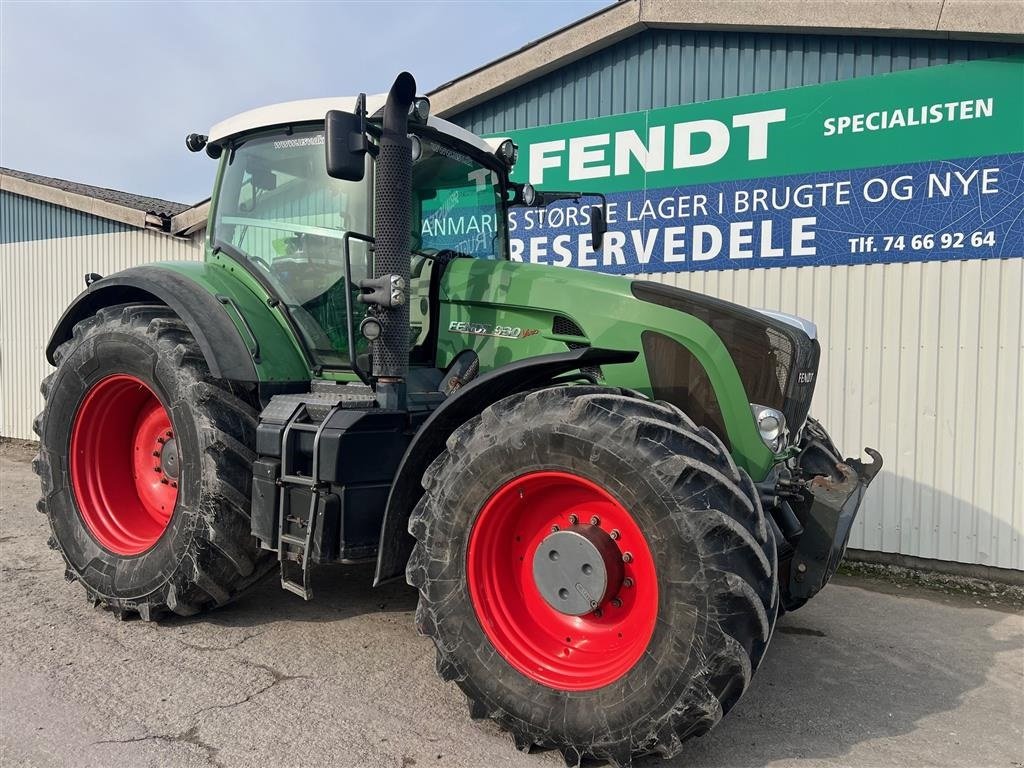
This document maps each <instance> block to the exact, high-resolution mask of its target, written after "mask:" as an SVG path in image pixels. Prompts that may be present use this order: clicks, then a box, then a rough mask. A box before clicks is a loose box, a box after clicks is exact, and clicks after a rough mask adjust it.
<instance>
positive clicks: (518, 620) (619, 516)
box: [466, 472, 658, 691]
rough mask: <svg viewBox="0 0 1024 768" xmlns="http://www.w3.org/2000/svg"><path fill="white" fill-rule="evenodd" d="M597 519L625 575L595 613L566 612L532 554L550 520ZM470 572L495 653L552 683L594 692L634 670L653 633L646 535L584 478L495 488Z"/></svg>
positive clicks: (546, 477)
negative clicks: (543, 583) (545, 588)
mask: <svg viewBox="0 0 1024 768" xmlns="http://www.w3.org/2000/svg"><path fill="white" fill-rule="evenodd" d="M570 516H574V517H570ZM595 516H596V517H597V518H598V521H599V526H600V528H601V529H602V530H604V531H606V532H609V534H610V535H612V537H613V538H614V543H615V545H616V546H617V547H618V549H619V551H620V552H621V553H622V556H623V562H624V576H625V578H624V580H623V581H622V585H621V587H619V588H618V590H617V591H616V592H615V594H608V595H605V598H604V600H602V602H601V604H600V605H599V609H600V610H599V612H596V611H595V612H593V613H588V614H586V615H583V616H569V615H566V614H564V613H561V612H559V611H557V610H555V609H554V608H552V607H551V605H549V604H548V602H547V601H546V600H545V599H544V597H543V596H542V595H541V593H540V591H539V589H538V587H537V585H536V584H535V582H534V576H533V565H532V563H533V557H534V554H535V553H536V551H537V548H538V547H539V546H541V542H542V541H543V540H544V538H545V537H546V536H547V535H548V534H549V533H551V532H552V530H553V526H559V527H560V528H562V529H566V528H569V527H570V526H572V525H573V523H574V522H576V521H582V522H586V521H590V520H591V518H592V517H595ZM613 531H614V533H611V532H613ZM466 573H467V579H468V582H469V594H470V599H471V601H472V603H473V608H474V610H475V611H476V616H477V619H478V620H479V622H480V626H481V627H482V628H483V630H484V633H485V634H486V635H487V637H488V639H490V641H491V643H492V644H493V645H494V647H495V649H497V651H498V652H499V653H500V654H501V655H502V657H503V658H504V659H505V660H506V661H507V662H508V663H509V664H511V665H512V666H513V667H515V668H516V669H517V670H519V672H521V673H522V674H524V675H526V677H528V678H530V679H531V680H535V681H537V682H538V683H542V684H544V685H546V686H548V687H550V688H554V689H557V690H563V691H588V690H593V689H596V688H602V687H604V686H606V685H609V684H611V683H613V682H614V681H616V680H618V679H619V678H620V677H622V676H623V675H625V674H626V673H627V672H628V671H629V670H630V669H632V667H633V665H634V664H636V662H637V661H638V660H639V659H640V657H641V656H642V655H643V653H644V651H645V650H646V649H647V645H648V643H649V642H650V639H651V635H652V634H653V633H654V625H655V622H656V620H657V616H658V585H657V580H656V576H657V573H656V570H655V567H654V558H653V557H652V556H651V551H650V549H649V547H648V545H647V541H646V539H645V538H644V536H643V534H642V533H641V531H640V527H639V525H637V523H636V521H635V520H634V519H633V516H632V515H631V514H630V513H629V512H628V511H627V510H626V509H625V508H624V507H623V506H622V505H621V504H620V503H619V502H618V501H617V500H616V499H615V498H614V497H613V496H612V495H611V494H609V493H608V492H607V491H605V490H604V489H603V488H601V487H600V486H599V485H597V484H595V483H593V482H591V481H589V480H587V479H585V478H582V477H579V476H578V475H574V474H570V473H567V472H534V473H530V474H526V475H522V476H520V477H517V478H515V479H514V480H510V481H509V482H507V483H505V484H504V485H503V486H502V487H501V488H499V489H498V490H497V491H496V492H495V493H494V495H493V496H491V498H490V499H489V500H488V501H487V503H486V504H485V505H484V507H483V509H482V510H481V511H480V514H479V516H478V517H477V519H476V522H475V523H474V525H473V530H472V531H471V533H470V537H469V545H468V549H467V553H466Z"/></svg>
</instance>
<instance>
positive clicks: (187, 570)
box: [34, 305, 273, 619]
mask: <svg viewBox="0 0 1024 768" xmlns="http://www.w3.org/2000/svg"><path fill="white" fill-rule="evenodd" d="M55 357H56V359H57V364H58V367H57V370H56V372H54V373H53V374H52V375H50V376H49V377H47V379H46V380H45V381H44V382H43V385H42V393H43V396H44V397H45V399H46V406H45V409H44V411H43V413H42V414H40V416H39V417H38V418H37V419H36V422H35V429H36V432H37V433H38V435H39V438H40V450H39V455H38V456H37V457H36V460H35V462H34V469H35V471H36V473H37V474H38V475H39V477H40V481H41V484H42V491H43V497H42V499H41V500H40V502H39V508H40V510H41V511H42V512H45V513H46V515H47V517H48V518H49V522H50V527H51V530H52V533H53V535H52V537H51V540H50V541H51V546H53V547H54V548H55V549H59V550H60V552H61V554H62V555H63V556H64V560H65V562H66V573H65V575H66V576H67V578H68V580H78V581H80V582H82V584H83V585H84V586H85V591H86V594H87V596H88V597H89V598H90V599H91V600H92V601H93V603H94V604H96V603H100V604H103V605H105V606H107V607H109V608H110V609H112V610H113V611H114V612H115V613H117V614H118V615H119V616H122V617H123V616H124V615H126V614H128V613H132V612H134V613H138V614H139V615H141V616H142V617H143V618H144V619H150V618H156V617H157V616H159V615H160V614H161V613H162V612H165V611H167V610H170V611H172V612H174V613H177V614H181V615H190V614H194V613H196V612H198V611H200V610H202V609H204V608H207V607H211V606H215V605H221V604H223V603H225V602H227V601H228V600H230V599H232V598H233V597H234V596H236V595H237V594H238V593H239V592H240V591H241V590H243V589H245V588H246V587H247V586H249V585H251V584H253V583H254V582H255V581H257V580H258V579H259V578H260V577H261V576H263V574H264V573H266V571H267V569H268V567H269V566H270V565H271V564H272V562H273V560H272V559H271V558H269V557H268V556H267V554H266V553H262V552H261V551H260V550H259V549H258V547H257V546H256V544H255V540H254V539H253V538H252V536H251V534H250V530H249V529H250V525H249V514H248V509H249V494H250V484H251V479H252V470H251V464H252V460H253V452H252V446H253V445H254V444H255V430H256V412H255V411H254V410H253V408H252V407H251V406H250V405H249V404H248V403H247V402H246V401H245V399H244V398H243V397H240V396H238V395H237V394H235V393H233V392H232V390H231V388H230V386H229V385H228V384H226V383H224V382H221V381H218V380H215V379H213V378H212V377H211V376H210V374H209V369H208V368H207V366H206V362H205V360H204V359H203V356H202V354H201V353H200V351H199V348H198V346H197V345H196V343H195V340H194V339H193V337H192V335H191V333H190V332H189V331H188V328H187V327H186V326H185V324H184V323H182V322H181V321H180V320H179V319H178V318H177V317H176V316H175V315H174V314H173V313H172V312H170V311H169V310H168V309H167V307H163V306H150V305H121V306H117V307H110V308H106V309H102V310H100V311H99V312H98V313H97V314H95V315H93V316H92V317H89V318H87V319H86V320H84V321H82V322H81V323H79V324H78V325H76V326H75V329H74V335H73V338H72V339H71V340H70V341H68V342H66V343H65V344H63V345H61V346H60V347H59V348H58V350H57V351H56V354H55Z"/></svg>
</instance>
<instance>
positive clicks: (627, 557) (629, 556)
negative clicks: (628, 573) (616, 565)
mask: <svg viewBox="0 0 1024 768" xmlns="http://www.w3.org/2000/svg"><path fill="white" fill-rule="evenodd" d="M622 562H624V563H632V562H633V555H632V554H630V553H629V552H624V553H623V555H622Z"/></svg>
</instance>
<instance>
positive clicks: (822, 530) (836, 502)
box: [789, 448, 882, 600]
mask: <svg viewBox="0 0 1024 768" xmlns="http://www.w3.org/2000/svg"><path fill="white" fill-rule="evenodd" d="M864 450H865V451H866V452H867V454H868V455H869V456H870V457H871V462H870V463H869V464H864V463H862V462H861V461H859V460H858V459H847V460H846V461H845V462H843V463H840V464H836V469H837V470H838V472H839V478H838V479H834V478H832V477H828V476H825V475H819V476H817V477H814V478H812V479H811V480H810V482H809V483H808V484H807V490H808V492H810V494H811V497H812V502H811V507H810V510H809V512H808V514H807V518H806V519H805V520H804V521H803V524H804V532H803V535H802V536H801V537H800V541H799V543H798V544H797V546H796V551H795V552H794V553H793V561H792V566H791V568H790V572H789V594H790V596H791V597H792V598H797V599H804V600H807V599H810V598H811V597H814V595H816V594H817V593H818V592H819V591H820V590H821V589H822V587H824V586H825V585H826V584H828V581H829V579H831V578H832V575H833V574H834V573H835V572H836V569H837V568H838V567H839V563H840V561H842V559H843V554H844V553H845V552H846V544H847V542H848V541H849V540H850V531H851V530H852V528H853V521H854V519H855V518H856V517H857V510H858V509H860V504H861V501H863V499H864V492H865V491H866V490H867V488H868V485H870V484H871V481H872V480H874V479H875V475H877V474H878V472H879V470H880V469H881V468H882V455H881V454H880V453H878V451H876V450H874V449H872V448H865V449H864Z"/></svg>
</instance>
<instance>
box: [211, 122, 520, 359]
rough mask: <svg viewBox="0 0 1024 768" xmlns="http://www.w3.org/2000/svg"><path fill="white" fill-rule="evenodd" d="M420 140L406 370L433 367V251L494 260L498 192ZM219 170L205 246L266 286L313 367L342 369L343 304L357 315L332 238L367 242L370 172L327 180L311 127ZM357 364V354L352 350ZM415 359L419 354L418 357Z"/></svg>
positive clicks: (359, 250) (483, 175) (356, 257)
mask: <svg viewBox="0 0 1024 768" xmlns="http://www.w3.org/2000/svg"><path fill="white" fill-rule="evenodd" d="M439 138H440V137H439V136H437V135H435V134H434V132H433V131H430V130H429V129H424V131H423V135H421V136H419V137H418V141H417V142H414V151H413V155H414V158H415V161H414V164H413V191H412V198H413V199H412V222H411V224H412V226H411V232H410V243H409V245H410V250H411V251H412V264H411V270H412V283H411V285H410V314H411V319H412V337H411V338H410V342H409V343H410V351H411V352H413V353H414V355H413V356H414V359H422V360H424V362H427V361H430V362H432V360H433V350H428V349H426V348H425V347H426V345H427V344H428V343H429V340H430V339H431V334H430V331H431V328H430V311H429V309H430V302H431V301H432V300H433V301H436V297H435V298H432V297H431V290H432V289H431V280H430V277H431V274H432V273H433V270H434V269H435V267H436V266H437V264H438V263H439V262H438V260H436V259H435V258H433V257H435V256H436V255H437V254H438V253H440V252H442V251H451V252H455V253H454V255H460V256H469V257H474V258H485V259H495V258H504V256H505V253H506V240H505V222H504V216H503V203H502V189H501V186H500V179H499V177H498V174H497V173H495V172H494V171H493V170H491V169H490V168H488V167H486V166H485V165H483V164H482V163H480V162H479V161H478V160H476V159H474V158H473V157H471V156H470V155H469V154H466V153H464V152H462V151H460V150H459V149H456V148H454V147H452V146H450V145H448V144H445V143H441V141H439V140H438V139H439ZM226 154H227V157H226V158H225V160H224V162H223V166H222V171H221V174H222V176H221V182H220V186H219V192H218V198H217V201H216V206H215V212H214V221H213V227H212V229H211V238H212V244H213V245H214V246H217V245H220V246H221V247H225V248H226V247H230V249H231V251H232V252H233V253H234V255H237V256H241V257H244V258H245V259H246V260H247V261H248V262H249V263H250V265H251V268H252V270H253V271H255V272H257V273H258V274H260V275H261V277H262V278H263V279H264V281H265V282H269V283H270V284H271V285H272V286H273V288H274V290H275V291H276V293H277V294H278V297H279V298H280V299H281V301H282V302H283V303H284V304H285V305H286V306H287V308H288V311H289V314H290V315H291V317H292V319H293V320H294V321H295V324H296V326H297V327H298V330H299V332H300V334H301V335H302V337H303V339H302V340H303V342H304V343H305V345H306V347H307V349H308V350H309V351H310V353H311V354H312V356H313V358H314V360H315V362H316V364H317V365H320V366H323V367H325V368H339V367H348V366H349V365H350V351H349V349H348V337H347V328H346V322H345V313H346V305H347V303H348V302H352V311H353V314H354V316H355V322H356V325H358V323H359V321H360V319H361V318H362V316H363V315H364V314H365V305H362V304H359V303H358V302H356V301H355V297H356V296H357V295H358V293H359V291H358V289H355V287H354V285H346V284H345V278H344V252H343V245H342V238H343V236H344V235H345V233H346V232H352V233H355V234H370V233H372V232H373V221H372V215H373V205H372V190H373V183H374V178H373V177H374V173H373V170H374V165H373V161H372V160H370V159H368V160H367V163H368V172H367V174H366V177H365V178H364V180H363V181H360V182H352V181H341V180H338V179H332V178H331V177H329V176H328V175H327V172H326V166H325V162H324V132H323V129H322V127H311V128H306V129H294V130H292V131H291V132H289V133H284V132H276V133H272V134H263V135H256V136H253V137H252V138H249V139H246V140H245V141H244V142H242V143H239V144H236V146H235V147H234V148H233V149H232V150H231V151H230V152H228V153H226ZM349 251H350V260H351V266H352V280H353V283H358V281H359V280H360V279H362V278H365V277H367V276H369V275H372V273H373V264H372V261H371V260H372V253H371V250H370V249H369V248H367V246H366V244H365V243H362V242H360V241H358V240H353V239H350V240H349ZM357 345H358V347H359V348H358V349H357V350H356V354H357V355H358V354H365V353H366V351H367V350H366V349H365V346H364V345H363V343H362V342H361V340H357ZM417 353H418V354H417Z"/></svg>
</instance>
